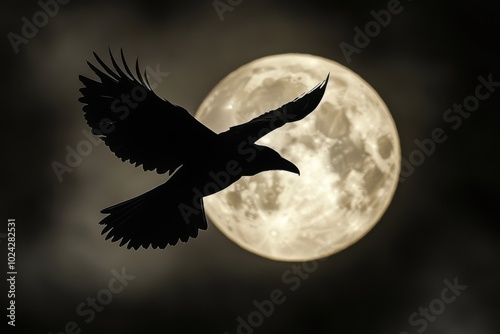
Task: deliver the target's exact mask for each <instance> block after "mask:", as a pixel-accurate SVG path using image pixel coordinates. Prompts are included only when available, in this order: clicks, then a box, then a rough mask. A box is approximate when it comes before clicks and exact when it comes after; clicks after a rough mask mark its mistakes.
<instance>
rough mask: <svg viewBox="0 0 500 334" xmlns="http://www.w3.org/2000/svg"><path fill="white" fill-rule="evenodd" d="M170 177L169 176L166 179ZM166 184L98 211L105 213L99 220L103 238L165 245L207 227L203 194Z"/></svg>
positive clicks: (130, 243)
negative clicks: (181, 190)
mask: <svg viewBox="0 0 500 334" xmlns="http://www.w3.org/2000/svg"><path fill="white" fill-rule="evenodd" d="M169 181H170V180H169ZM169 181H167V182H166V183H165V184H163V185H161V186H159V187H157V188H154V189H152V190H150V191H148V192H146V193H144V194H142V195H140V196H137V197H135V198H132V199H129V200H127V201H124V202H122V203H119V204H116V205H113V206H110V207H109V208H106V209H104V210H102V211H101V213H105V214H108V216H107V217H106V218H104V219H103V220H102V221H101V222H100V224H102V225H105V227H104V229H103V231H102V234H105V233H108V234H107V235H106V240H107V239H109V238H112V239H111V241H118V240H120V239H121V242H120V246H123V245H125V244H127V243H128V245H127V248H129V249H130V248H134V249H138V248H139V247H141V246H142V247H144V248H148V247H149V246H150V245H151V247H153V248H158V247H159V248H162V249H163V248H165V247H166V246H167V245H172V246H173V245H175V244H177V242H178V241H179V240H181V241H183V242H187V241H188V240H189V238H190V237H191V238H196V237H197V236H198V229H202V230H206V229H207V221H206V217H205V212H204V208H203V198H201V197H197V196H195V195H194V193H193V192H188V191H183V192H178V191H177V192H176V191H173V190H174V189H175V188H176V187H175V184H169V183H170V182H169Z"/></svg>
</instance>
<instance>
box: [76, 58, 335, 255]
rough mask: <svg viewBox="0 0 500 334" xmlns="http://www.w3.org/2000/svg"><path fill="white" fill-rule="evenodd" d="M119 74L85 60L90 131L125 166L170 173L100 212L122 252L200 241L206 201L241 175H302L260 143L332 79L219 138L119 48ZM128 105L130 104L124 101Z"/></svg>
mask: <svg viewBox="0 0 500 334" xmlns="http://www.w3.org/2000/svg"><path fill="white" fill-rule="evenodd" d="M109 54H110V58H111V62H112V65H113V68H114V70H112V69H111V68H110V67H108V66H107V65H106V64H105V63H104V62H103V61H102V60H101V59H100V58H99V57H98V56H97V54H96V53H94V56H95V58H96V60H97V62H98V63H99V64H100V65H101V67H102V69H98V68H97V67H96V66H94V65H93V64H92V63H90V62H87V64H88V65H89V66H90V68H91V69H92V70H93V72H94V73H95V74H96V75H97V76H98V77H99V79H100V82H98V81H94V80H91V79H89V78H87V77H85V76H82V75H80V76H79V79H80V81H81V82H82V83H83V84H84V85H85V87H83V88H81V89H80V92H81V93H82V95H83V96H82V97H80V98H79V101H80V102H82V103H83V104H84V106H83V111H84V114H85V119H86V121H87V124H88V125H89V126H90V127H91V128H92V133H93V134H95V135H97V136H99V137H100V138H101V139H102V140H103V141H104V143H105V144H106V145H107V146H108V147H109V148H110V150H111V151H112V152H114V153H115V155H116V156H117V157H118V158H120V159H121V160H122V161H127V160H128V161H129V162H130V163H132V164H135V165H136V166H139V165H142V166H143V168H144V170H145V171H151V170H156V172H157V173H160V174H161V173H165V172H167V171H169V173H170V174H171V177H170V178H169V179H168V180H167V181H166V182H165V183H164V184H162V185H160V186H158V187H156V188H154V189H152V190H150V191H148V192H146V193H144V194H142V195H140V196H138V197H135V198H132V199H130V200H128V201H125V202H122V203H119V204H116V205H113V206H111V207H109V208H106V209H104V210H102V211H101V213H104V214H108V216H106V217H105V218H104V219H103V220H102V221H101V222H100V224H102V225H105V227H104V229H103V231H102V234H105V233H107V232H108V234H107V235H106V239H109V238H112V241H118V240H120V239H121V242H120V246H122V245H125V244H127V243H128V245H127V248H129V249H130V248H134V249H138V248H139V247H141V246H142V247H144V248H148V247H149V246H152V247H153V248H158V247H159V248H165V247H166V246H167V245H169V244H170V245H175V244H177V242H178V241H179V240H181V241H183V242H187V241H188V239H189V237H191V238H196V236H197V235H198V229H202V230H205V229H206V228H207V220H206V217H205V212H204V209H203V197H205V196H208V195H211V194H213V193H215V192H218V191H220V190H222V189H224V188H226V187H228V186H229V185H231V184H232V183H234V182H235V181H237V180H238V179H240V178H241V177H242V176H252V175H255V174H257V173H260V172H263V171H269V170H283V171H289V172H292V173H296V174H299V169H298V168H297V167H296V166H295V165H294V164H293V163H291V162H290V161H288V160H286V159H284V158H283V157H282V156H280V154H279V153H278V152H276V151H274V150H273V149H271V148H269V147H265V146H261V145H257V144H255V142H256V141H257V140H258V139H259V138H261V137H262V136H265V135H266V134H268V133H269V132H271V131H273V130H274V129H277V128H279V127H281V126H283V125H284V124H286V123H289V122H295V121H298V120H301V119H303V118H304V117H305V116H307V115H308V114H309V113H311V112H312V111H313V110H314V109H315V108H316V107H317V106H318V104H319V103H320V101H321V99H322V97H323V94H324V92H325V89H326V85H327V82H328V78H329V74H328V75H327V77H326V79H325V80H324V81H323V82H321V83H319V84H318V85H317V86H316V87H314V88H313V89H312V90H310V91H309V92H308V93H305V94H303V95H302V96H300V97H297V98H296V99H294V100H293V101H291V102H288V103H286V104H285V105H283V106H281V107H279V108H277V109H274V110H272V111H269V112H267V113H264V114H262V115H260V116H258V117H256V118H254V119H252V120H251V121H249V122H247V123H244V124H241V125H236V126H233V127H231V128H230V129H229V130H228V131H225V132H222V133H219V134H217V133H215V132H213V131H212V130H210V129H209V128H207V127H206V126H205V125H203V124H202V123H201V122H199V121H198V120H196V119H195V118H194V117H193V116H192V115H191V114H190V113H189V112H188V111H187V110H185V109H184V108H182V107H180V106H177V105H175V104H172V103H170V102H169V101H167V100H165V99H162V98H160V97H158V96H157V95H156V94H155V93H154V92H153V90H152V88H151V85H150V84H149V81H148V78H147V74H146V72H144V75H141V71H140V68H139V60H138V59H137V61H136V66H135V72H136V73H135V75H134V74H133V73H132V71H131V70H130V68H129V67H128V65H127V63H126V61H125V57H124V55H123V50H121V60H122V63H123V65H122V66H121V67H120V66H119V65H118V64H117V62H116V60H115V59H114V57H113V54H112V52H111V50H110V51H109ZM124 101H125V102H126V103H125V102H124Z"/></svg>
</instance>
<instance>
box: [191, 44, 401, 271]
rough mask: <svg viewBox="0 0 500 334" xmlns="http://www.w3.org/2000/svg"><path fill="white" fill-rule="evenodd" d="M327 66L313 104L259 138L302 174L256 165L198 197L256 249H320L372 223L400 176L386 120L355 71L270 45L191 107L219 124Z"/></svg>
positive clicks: (256, 109) (345, 241) (265, 104)
mask: <svg viewBox="0 0 500 334" xmlns="http://www.w3.org/2000/svg"><path fill="white" fill-rule="evenodd" d="M328 73H330V80H329V83H328V87H327V90H326V92H325V95H324V97H323V100H322V102H321V103H320V105H319V106H318V108H316V109H315V110H314V111H313V112H312V113H311V114H310V115H309V116H307V117H306V118H304V119H303V120H301V121H298V122H295V123H290V124H287V125H285V126H283V127H281V128H278V129H276V130H275V131H273V132H271V133H270V134H269V135H267V136H265V137H263V138H262V139H260V140H259V141H258V142H257V143H258V144H263V145H266V146H269V147H272V148H273V149H275V150H276V151H277V152H279V153H280V154H281V155H282V156H283V157H284V158H286V159H288V160H290V161H292V162H293V163H294V164H295V165H296V166H297V167H298V168H299V169H300V171H301V175H300V176H298V175H295V174H292V173H289V172H284V171H268V172H263V173H260V174H257V175H255V176H252V177H243V178H241V179H240V180H239V181H238V182H236V183H235V184H233V185H232V186H231V187H229V188H227V189H225V190H223V191H221V192H219V193H216V194H214V195H212V196H209V197H206V198H205V208H206V212H207V215H208V217H209V219H210V220H211V221H212V223H213V224H215V225H216V226H217V227H218V228H219V229H220V230H221V231H222V232H223V233H224V234H225V235H226V236H227V237H228V238H230V239H231V240H233V241H234V242H235V243H237V244H238V245H240V246H241V247H243V248H244V249H246V250H249V251H251V252H253V253H256V254H258V255H260V256H263V257H266V258H270V259H274V260H280V261H306V260H312V259H318V258H322V257H326V256H329V255H331V254H333V253H336V252H338V251H340V250H342V249H344V248H346V247H348V246H350V245H352V244H353V243H355V242H356V241H357V240H359V239H360V238H362V237H363V236H364V235H365V234H366V233H367V232H368V231H369V230H370V229H371V228H373V226H374V225H375V224H376V223H377V222H378V221H379V219H380V218H381V216H382V215H383V213H384V212H385V210H386V209H387V207H388V205H389V203H390V202H391V199H392V197H393V195H394V192H395V190H396V186H397V182H398V176H399V169H400V158H401V154H400V146H399V137H398V134H397V130H396V127H395V125H394V121H393V119H392V117H391V115H390V113H389V110H388V109H387V106H386V105H385V103H384V102H383V101H382V99H381V98H380V96H379V95H378V94H377V93H376V92H375V90H374V89H373V88H372V87H371V86H370V85H368V84H367V83H366V82H365V81H364V80H363V79H361V78H360V77H359V76H358V75H357V74H355V73H354V72H352V71H351V70H349V69H347V68H346V67H344V66H342V65H340V64H338V63H336V62H334V61H332V60H328V59H325V58H321V57H317V56H311V55H306V54H283V55H274V56H269V57H265V58H261V59H257V60H255V61H253V62H251V63H249V64H247V65H244V66H242V67H240V68H239V69H237V70H236V71H234V72H232V73H231V74H229V75H228V76H227V77H226V78H224V79H223V80H222V81H221V82H220V83H219V84H217V86H216V87H215V88H214V89H213V90H212V91H211V92H210V94H209V95H208V96H207V97H206V99H205V100H204V101H203V103H202V104H201V106H200V108H199V110H198V112H197V114H196V118H197V119H198V120H200V121H201V122H203V123H204V124H206V125H207V126H208V127H209V128H211V129H212V130H214V131H215V132H217V133H219V132H222V131H226V130H227V129H228V128H229V127H230V126H233V125H237V124H241V123H244V122H247V121H249V120H250V119H252V118H254V117H256V116H258V115H260V114H261V113H263V112H267V111H269V110H272V109H275V108H277V107H279V106H281V105H283V104H284V103H286V102H289V101H291V100H293V99H294V98H295V97H297V96H299V95H301V94H302V93H304V92H306V91H308V90H309V89H311V88H313V87H314V86H315V85H316V84H318V83H319V82H321V81H322V80H324V79H325V78H326V76H327V74H328Z"/></svg>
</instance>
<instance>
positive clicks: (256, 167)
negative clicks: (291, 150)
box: [245, 144, 300, 175]
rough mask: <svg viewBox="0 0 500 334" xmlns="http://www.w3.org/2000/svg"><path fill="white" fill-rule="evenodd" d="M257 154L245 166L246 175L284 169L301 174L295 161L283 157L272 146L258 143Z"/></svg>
mask: <svg viewBox="0 0 500 334" xmlns="http://www.w3.org/2000/svg"><path fill="white" fill-rule="evenodd" d="M254 145H255V147H256V154H255V156H254V159H252V161H249V164H248V166H246V168H245V175H255V174H257V173H260V172H264V171H268V170H284V171H288V172H292V173H295V174H298V175H300V171H299V169H298V168H297V166H295V165H294V164H293V163H291V162H290V161H288V160H286V159H285V158H283V157H282V156H281V155H280V154H279V153H278V152H276V151H275V150H273V149H272V148H269V147H266V146H261V145H256V144H254Z"/></svg>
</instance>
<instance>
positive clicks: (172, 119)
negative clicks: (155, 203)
mask: <svg viewBox="0 0 500 334" xmlns="http://www.w3.org/2000/svg"><path fill="white" fill-rule="evenodd" d="M109 54H110V57H111V61H112V63H113V67H114V71H113V70H112V69H111V68H109V67H108V66H107V65H106V64H105V63H104V62H103V61H102V60H101V59H100V58H99V57H98V56H97V55H96V54H95V53H94V56H95V58H96V60H97V62H98V63H99V64H100V65H101V66H102V68H103V70H100V69H98V68H97V67H96V66H94V65H93V64H91V63H90V62H87V63H88V65H89V66H90V68H91V69H92V70H93V71H94V73H95V74H96V75H97V76H98V77H99V79H100V80H101V82H97V81H94V80H91V79H89V78H86V77H84V76H82V75H80V77H79V78H80V81H82V83H83V84H84V85H85V87H84V88H81V89H80V92H81V93H82V94H83V96H82V97H81V98H80V99H79V101H80V102H83V103H84V104H85V106H84V107H83V111H84V112H85V119H86V120H87V123H88V125H89V126H90V127H91V128H92V133H94V134H96V135H99V136H100V137H101V138H102V139H103V140H104V142H105V143H106V145H107V146H109V148H110V149H111V151H113V152H114V153H115V155H116V156H117V157H119V158H121V159H122V161H126V160H129V161H130V163H134V164H135V165H136V166H139V165H143V168H144V170H154V169H156V171H157V172H158V173H165V172H167V171H171V172H173V171H174V170H175V169H176V168H177V167H179V166H180V165H182V164H183V163H184V162H185V161H186V159H187V158H188V157H189V155H192V154H196V153H195V152H197V151H198V150H200V149H201V150H202V149H203V147H204V145H210V144H211V143H213V142H214V141H215V140H217V135H216V134H215V133H214V132H213V131H212V130H210V129H209V128H207V127H205V126H204V125H203V124H202V123H200V122H199V121H198V120H196V119H195V118H194V117H193V116H192V115H191V114H190V113H189V112H188V111H187V110H185V109H184V108H182V107H180V106H176V105H174V104H172V103H170V102H168V101H166V100H164V99H161V98H160V97H158V96H157V95H156V94H155V93H154V92H153V90H152V89H151V85H150V84H149V82H148V79H147V75H146V72H144V77H143V76H142V75H141V72H140V69H139V62H138V61H137V62H136V68H135V70H136V75H137V77H135V76H134V74H132V71H131V70H130V69H129V67H128V66H127V63H126V62H125V57H124V55H123V50H122V52H121V58H122V62H123V68H124V69H122V68H120V66H119V65H118V64H117V63H116V61H115V59H114V58H113V55H112V53H111V50H110V52H109ZM192 137H194V138H195V140H192Z"/></svg>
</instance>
